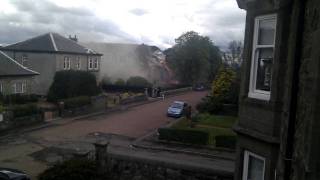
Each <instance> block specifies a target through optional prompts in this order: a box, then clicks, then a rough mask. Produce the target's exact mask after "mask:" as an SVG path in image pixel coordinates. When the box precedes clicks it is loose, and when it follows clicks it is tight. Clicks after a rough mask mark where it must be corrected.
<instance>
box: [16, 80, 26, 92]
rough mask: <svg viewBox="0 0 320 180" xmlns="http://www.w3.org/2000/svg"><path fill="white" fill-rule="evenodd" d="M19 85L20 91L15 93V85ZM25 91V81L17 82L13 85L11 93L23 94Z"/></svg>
mask: <svg viewBox="0 0 320 180" xmlns="http://www.w3.org/2000/svg"><path fill="white" fill-rule="evenodd" d="M18 83H21V91H17V84H18ZM26 89H27V82H26V81H19V82H15V83H14V84H13V90H14V91H13V92H14V94H23V93H26Z"/></svg>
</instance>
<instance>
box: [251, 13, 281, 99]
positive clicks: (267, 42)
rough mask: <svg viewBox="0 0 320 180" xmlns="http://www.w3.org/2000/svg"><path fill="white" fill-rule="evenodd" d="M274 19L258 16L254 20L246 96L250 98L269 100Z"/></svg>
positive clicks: (275, 17)
mask: <svg viewBox="0 0 320 180" xmlns="http://www.w3.org/2000/svg"><path fill="white" fill-rule="evenodd" d="M276 19H277V16H276V15H275V14H273V15H266V16H259V17H256V19H255V26H254V37H253V50H252V62H251V72H250V87H249V94H248V96H249V97H251V98H256V99H262V100H269V99H270V94H271V93H270V92H271V84H272V67H273V56H274V47H275V36H276V23H277V20H276Z"/></svg>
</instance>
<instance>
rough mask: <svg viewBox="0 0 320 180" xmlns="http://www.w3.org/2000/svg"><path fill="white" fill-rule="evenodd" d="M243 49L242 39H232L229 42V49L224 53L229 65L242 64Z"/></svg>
mask: <svg viewBox="0 0 320 180" xmlns="http://www.w3.org/2000/svg"><path fill="white" fill-rule="evenodd" d="M242 51H243V44H242V41H235V40H233V41H230V42H229V44H228V50H227V52H226V53H224V55H223V57H224V60H225V61H226V62H227V63H228V64H229V65H232V66H233V65H236V64H240V63H241V61H242Z"/></svg>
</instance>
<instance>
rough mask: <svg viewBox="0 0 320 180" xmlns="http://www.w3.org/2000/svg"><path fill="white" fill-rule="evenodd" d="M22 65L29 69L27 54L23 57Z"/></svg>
mask: <svg viewBox="0 0 320 180" xmlns="http://www.w3.org/2000/svg"><path fill="white" fill-rule="evenodd" d="M21 64H22V66H24V67H28V56H27V55H26V54H24V55H22V57H21Z"/></svg>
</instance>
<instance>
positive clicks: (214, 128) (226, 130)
mask: <svg viewBox="0 0 320 180" xmlns="http://www.w3.org/2000/svg"><path fill="white" fill-rule="evenodd" d="M194 120H195V121H196V123H195V127H193V128H191V127H190V123H189V122H188V121H187V120H186V119H185V118H184V119H182V120H181V121H179V122H178V123H176V124H175V125H173V126H172V128H176V129H190V130H201V131H206V132H208V133H209V134H210V137H212V139H214V137H215V136H220V135H225V136H236V134H235V133H234V132H233V131H232V129H231V128H232V126H233V124H234V123H235V121H236V120H237V117H233V116H218V115H210V114H199V115H197V116H196V117H194ZM210 144H211V145H214V142H211V143H210Z"/></svg>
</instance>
